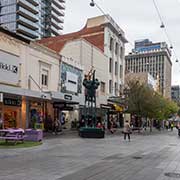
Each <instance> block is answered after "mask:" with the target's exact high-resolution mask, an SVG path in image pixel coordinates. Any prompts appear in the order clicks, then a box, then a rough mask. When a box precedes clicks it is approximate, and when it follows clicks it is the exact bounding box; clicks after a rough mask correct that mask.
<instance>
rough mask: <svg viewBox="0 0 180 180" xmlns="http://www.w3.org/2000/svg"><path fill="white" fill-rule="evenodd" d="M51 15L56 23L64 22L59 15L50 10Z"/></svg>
mask: <svg viewBox="0 0 180 180" xmlns="http://www.w3.org/2000/svg"><path fill="white" fill-rule="evenodd" d="M51 15H52V18H53V19H54V20H55V21H57V23H63V22H64V20H63V19H62V18H61V17H60V16H58V15H57V14H56V13H55V12H54V11H52V13H51Z"/></svg>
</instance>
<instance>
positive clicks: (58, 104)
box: [53, 102, 65, 108]
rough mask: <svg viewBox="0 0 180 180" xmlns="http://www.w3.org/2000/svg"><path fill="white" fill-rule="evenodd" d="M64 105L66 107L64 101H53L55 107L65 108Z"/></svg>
mask: <svg viewBox="0 0 180 180" xmlns="http://www.w3.org/2000/svg"><path fill="white" fill-rule="evenodd" d="M64 107H65V104H64V103H59V102H54V103H53V108H64Z"/></svg>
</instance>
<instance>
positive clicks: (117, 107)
mask: <svg viewBox="0 0 180 180" xmlns="http://www.w3.org/2000/svg"><path fill="white" fill-rule="evenodd" d="M114 107H115V110H116V111H118V112H122V111H123V107H122V106H118V105H117V104H114Z"/></svg>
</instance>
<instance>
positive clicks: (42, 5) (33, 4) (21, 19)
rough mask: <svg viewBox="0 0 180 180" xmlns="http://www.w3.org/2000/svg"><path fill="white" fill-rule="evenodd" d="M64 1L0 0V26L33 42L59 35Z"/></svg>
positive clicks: (61, 27)
mask: <svg viewBox="0 0 180 180" xmlns="http://www.w3.org/2000/svg"><path fill="white" fill-rule="evenodd" d="M64 4H65V0H0V25H1V26H2V27H4V28H7V29H8V30H10V31H12V32H16V33H17V34H20V35H21V36H23V37H25V38H27V39H30V40H33V39H40V38H42V37H49V36H56V35H59V34H61V31H62V30H63V23H64V19H63V17H64V10H65V5H64Z"/></svg>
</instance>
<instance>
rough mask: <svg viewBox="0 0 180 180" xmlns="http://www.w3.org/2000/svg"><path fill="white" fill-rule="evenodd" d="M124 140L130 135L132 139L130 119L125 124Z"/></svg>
mask: <svg viewBox="0 0 180 180" xmlns="http://www.w3.org/2000/svg"><path fill="white" fill-rule="evenodd" d="M123 132H124V140H126V136H128V139H129V141H130V133H131V127H130V124H129V122H128V121H126V122H125V124H124V131H123Z"/></svg>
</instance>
